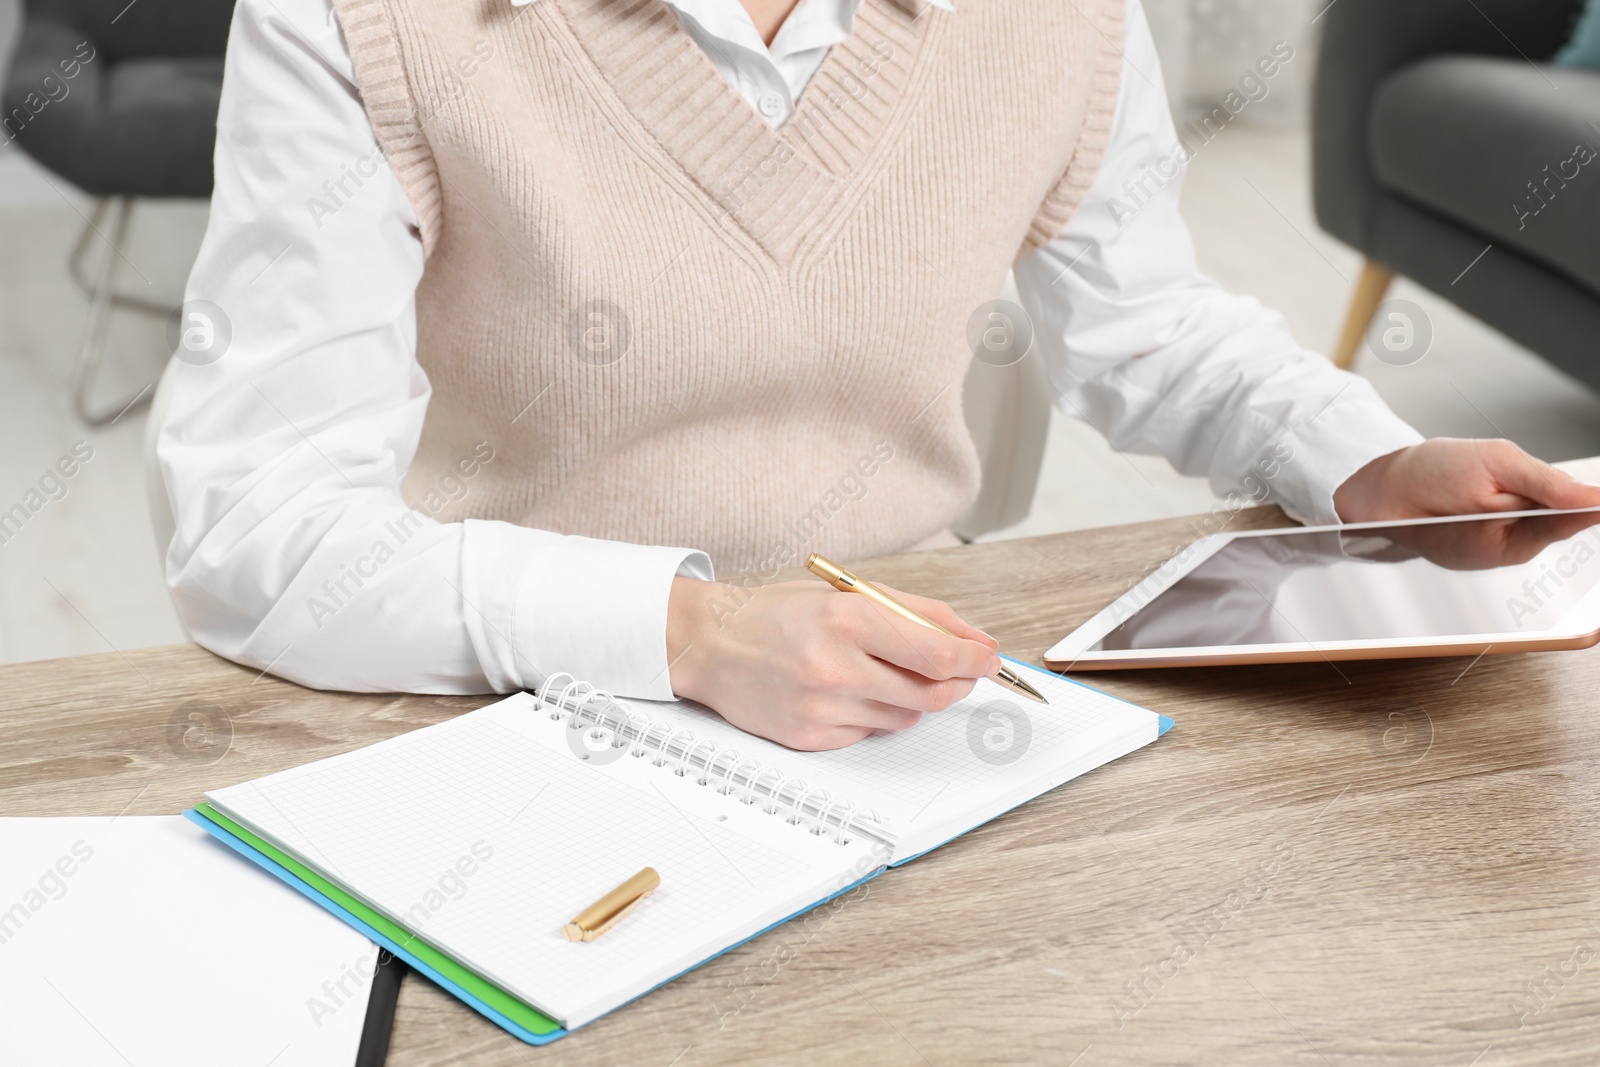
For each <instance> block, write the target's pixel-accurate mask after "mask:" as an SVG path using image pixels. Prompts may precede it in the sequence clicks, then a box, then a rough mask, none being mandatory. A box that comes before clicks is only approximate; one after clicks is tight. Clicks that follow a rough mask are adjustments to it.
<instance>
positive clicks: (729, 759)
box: [534, 671, 894, 846]
mask: <svg viewBox="0 0 1600 1067" xmlns="http://www.w3.org/2000/svg"><path fill="white" fill-rule="evenodd" d="M534 695H535V698H536V699H537V700H538V701H539V703H540V706H541V707H546V708H548V709H549V710H550V718H551V719H552V720H560V719H563V718H565V719H566V726H567V729H569V730H583V729H600V730H603V731H608V732H610V734H611V736H612V742H611V744H612V745H613V747H616V748H627V749H629V754H630V755H632V756H635V757H639V758H643V757H644V756H645V755H646V754H650V755H653V756H654V757H655V758H654V760H653V761H652V762H653V763H654V765H655V766H657V767H668V766H671V767H672V770H673V773H674V774H676V775H677V776H678V777H680V778H683V777H687V776H688V775H689V774H690V773H691V772H693V773H694V774H695V776H696V777H695V782H696V784H698V785H702V786H711V785H715V786H716V788H717V792H719V793H721V794H723V795H725V796H733V797H735V799H737V800H739V801H740V802H742V803H744V804H755V803H757V802H758V801H759V802H760V803H761V805H762V810H763V811H765V812H766V813H767V814H769V815H780V814H782V815H784V817H785V818H786V819H787V821H788V822H789V823H790V824H791V825H794V826H801V825H804V826H805V827H806V828H807V829H809V830H810V831H811V833H813V834H816V835H817V836H819V837H820V836H822V835H823V834H830V835H831V837H832V840H833V841H834V842H836V843H837V844H840V845H848V844H850V843H851V842H852V841H854V840H855V837H856V836H857V835H860V836H863V837H869V838H872V839H873V840H874V841H877V842H879V843H881V844H884V845H889V846H892V845H893V843H894V837H893V834H891V833H890V831H889V829H888V827H887V826H885V825H884V823H883V819H882V816H880V815H879V814H878V813H877V812H876V811H873V810H871V809H866V808H860V807H858V806H857V805H856V803H855V801H853V800H848V799H843V800H835V799H833V797H832V795H831V794H830V793H829V792H828V790H826V789H823V788H821V787H812V786H809V785H807V784H806V781H805V779H803V778H798V777H796V776H794V775H789V774H784V773H783V772H782V771H780V770H778V769H777V768H773V767H764V766H763V765H762V763H761V761H760V760H759V759H757V758H755V757H754V756H741V755H740V754H739V750H738V749H736V748H729V747H727V746H725V745H723V744H722V743H721V742H720V741H716V740H713V739H711V738H704V739H696V737H695V734H694V731H693V730H691V729H689V728H688V727H686V726H672V725H670V724H667V723H662V722H659V721H658V720H656V719H655V718H654V717H653V716H651V715H650V714H649V713H648V712H644V711H639V710H638V709H636V708H633V707H632V706H630V705H628V704H625V703H623V702H622V701H620V700H618V699H617V698H615V697H613V696H612V695H611V694H610V693H608V692H606V691H605V690H603V689H596V688H595V687H594V686H592V685H590V684H589V683H588V682H583V681H579V680H578V679H577V678H574V677H573V676H572V675H570V674H567V673H566V672H564V671H563V672H559V673H556V674H552V675H551V676H550V677H549V678H547V679H545V683H544V685H542V686H540V687H539V688H538V689H537V690H536V691H535V693H534ZM741 793H742V795H740V794H741Z"/></svg>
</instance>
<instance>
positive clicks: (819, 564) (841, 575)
mask: <svg viewBox="0 0 1600 1067" xmlns="http://www.w3.org/2000/svg"><path fill="white" fill-rule="evenodd" d="M806 570H808V571H810V572H811V573H812V574H815V575H816V576H817V577H818V578H821V579H822V580H823V581H825V582H827V583H828V584H829V585H831V586H833V587H834V588H835V589H837V590H839V591H840V592H844V593H848V592H850V591H851V590H853V589H854V588H855V586H856V576H855V575H853V574H851V573H850V572H849V571H847V570H845V569H844V568H843V567H841V566H839V565H838V564H837V563H835V562H833V561H832V560H830V559H826V558H824V557H822V556H819V555H817V554H816V553H815V552H813V553H811V555H809V556H807V557H806Z"/></svg>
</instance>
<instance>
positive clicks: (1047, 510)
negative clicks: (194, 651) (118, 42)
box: [0, 127, 1600, 662]
mask: <svg viewBox="0 0 1600 1067" xmlns="http://www.w3.org/2000/svg"><path fill="white" fill-rule="evenodd" d="M52 181H53V179H46V178H45V177H44V176H43V175H42V174H41V173H40V172H39V171H37V170H36V169H34V168H33V167H31V166H30V165H29V164H28V163H27V161H26V160H25V159H24V158H23V157H21V156H20V154H17V153H16V152H15V150H13V151H12V152H11V153H5V152H0V249H4V250H5V251H4V253H3V254H0V323H3V324H4V329H3V330H0V511H4V510H5V509H7V508H9V507H10V506H11V504H13V503H15V502H17V501H19V500H21V499H22V497H23V495H24V494H25V493H26V492H27V491H28V490H29V489H30V488H32V487H34V486H35V485H36V484H37V482H38V479H39V477H40V476H41V475H42V474H43V473H44V472H45V471H46V470H47V469H48V468H50V467H51V466H52V465H53V464H54V463H55V462H56V461H57V459H58V458H60V457H61V456H63V455H65V454H67V453H68V452H69V451H70V450H71V449H72V447H73V445H74V443H75V442H78V441H84V442H86V443H87V444H88V445H89V446H91V447H92V448H93V449H94V458H93V459H92V460H90V461H89V462H88V463H87V464H85V465H84V466H83V468H82V470H81V471H80V472H79V473H78V474H77V475H76V476H75V477H74V478H72V479H71V480H70V482H68V492H67V494H66V495H65V496H64V497H62V498H61V499H59V500H56V501H53V502H51V503H49V504H48V505H47V506H46V507H44V508H43V509H42V510H41V511H40V512H39V513H38V514H37V515H35V516H34V517H33V518H32V519H31V520H30V522H29V523H28V524H27V526H26V527H24V528H23V529H22V531H21V532H20V533H19V534H18V535H16V536H15V537H13V538H11V539H10V541H9V542H7V543H5V544H3V545H0V662H15V661H20V660H32V659H47V658H52V657H58V656H70V655H76V654H80V653H87V652H104V651H109V650H112V649H118V650H120V649H128V648H136V647H139V646H144V645H155V644H164V643H168V642H172V641H178V640H182V639H183V631H182V629H181V627H180V626H179V624H178V621H177V618H176V616H175V615H174V614H173V611H172V608H171V605H170V603H169V601H168V599H167V594H166V591H165V589H164V587H163V585H162V582H161V573H160V569H159V566H158V563H157V558H156V550H155V544H154V538H153V535H152V534H151V532H150V526H149V522H148V519H147V512H146V490H145V485H144V480H143V470H142V465H141V459H140V452H141V446H142V442H143V435H144V419H143V417H142V416H141V415H130V416H129V417H127V418H124V419H122V420H121V421H120V422H119V423H118V424H117V425H115V426H112V427H109V428H107V429H104V430H99V431H93V432H90V431H86V430H84V429H83V428H81V427H80V426H79V425H78V424H77V422H76V421H75V419H74V418H73V416H72V414H71V407H70V403H69V401H68V395H67V390H68V381H69V377H70V371H71V362H72V357H73V353H74V351H75V350H76V346H77V342H78V333H79V328H80V325H81V323H82V320H83V311H84V301H83V299H82V297H81V296H80V295H79V294H78V292H77V290H76V289H75V288H74V287H73V286H72V284H71V282H70V281H69V280H68V279H67V277H66V273H65V269H64V264H65V258H66V254H67V250H68V248H69V246H70V243H71V241H72V239H73V237H74V236H75V234H76V233H77V230H78V228H79V226H80V225H81V224H82V214H81V213H83V212H86V211H87V210H88V203H87V201H86V200H85V199H84V198H82V197H80V196H77V195H76V194H75V193H72V192H71V191H70V190H67V189H66V187H64V186H60V185H59V183H56V184H52ZM141 211H142V214H140V215H138V216H136V222H135V227H134V230H133V232H132V234H131V235H130V239H129V241H128V242H127V244H126V246H125V251H126V253H127V257H128V259H129V261H131V268H125V269H124V271H123V283H124V285H127V286H129V287H131V288H136V289H137V290H138V291H140V292H142V293H146V294H150V295H156V296H159V297H161V298H162V299H167V300H171V301H173V302H174V303H175V302H176V300H177V298H178V296H179V293H180V291H181V288H182V282H183V277H184V274H185V273H186V270H187V262H188V260H189V258H190V257H192V255H193V254H194V250H195V248H196V247H197V245H198V243H199V238H200V234H201V231H202V230H203V228H204V224H205V210H204V207H203V206H202V205H193V204H165V205H152V206H148V207H144V208H142V209H141ZM1184 211H1185V214H1186V215H1187V216H1188V218H1189V220H1190V224H1191V226H1192V227H1193V230H1194V234H1195V239H1196V242H1197V244H1198V246H1199V249H1200V260H1201V265H1202V267H1203V268H1204V269H1205V270H1207V271H1208V272H1209V273H1210V274H1212V275H1213V276H1214V277H1216V278H1218V279H1220V280H1221V281H1222V282H1223V283H1224V284H1226V285H1228V286H1229V287H1231V288H1233V289H1235V290H1237V291H1241V292H1248V293H1252V294H1254V295H1256V296H1258V297H1259V298H1260V299H1261V300H1262V301H1263V302H1265V303H1266V304H1268V305H1270V306H1273V307H1276V308H1277V309H1279V310H1280V311H1282V312H1283V313H1284V314H1285V316H1286V317H1287V318H1288V320H1289V323H1290V325H1291V327H1292V328H1293V330H1294V332H1295V335H1296V336H1297V337H1298V338H1299V339H1300V340H1301V341H1302V342H1303V343H1305V344H1307V345H1309V346H1311V347H1314V348H1319V349H1326V348H1328V347H1329V346H1330V345H1331V343H1332V340H1333V338H1334V337H1335V335H1336V334H1337V331H1338V326H1339V322H1340V319H1341V316H1342V314H1343V312H1344V306H1345V300H1346V297H1347V294H1348V291H1349V286H1350V283H1351V282H1352V281H1353V279H1354V278H1355V276H1356V272H1357V270H1358V267H1359V261H1358V259H1357V258H1356V257H1355V256H1354V255H1353V254H1352V253H1351V252H1350V251H1349V250H1348V249H1346V248H1344V247H1342V246H1340V245H1338V244H1337V243H1336V242H1334V241H1333V240H1332V239H1331V238H1328V237H1326V236H1325V235H1323V234H1321V233H1320V232H1319V231H1318V230H1317V228H1316V226H1315V224H1314V223H1313V222H1312V219H1311V209H1310V202H1309V189H1308V184H1307V167H1306V141H1305V138H1304V136H1303V135H1301V134H1297V133H1294V132H1284V131H1262V130H1251V129H1247V128H1243V127H1234V128H1230V129H1229V130H1228V131H1227V133H1226V135H1225V136H1223V137H1221V138H1219V139H1218V140H1217V141H1215V142H1213V143H1212V144H1211V145H1208V146H1207V149H1206V151H1205V152H1203V153H1201V154H1200V155H1199V156H1198V157H1197V158H1196V160H1195V162H1194V163H1193V164H1192V166H1191V169H1190V173H1189V177H1188V185H1187V188H1186V191H1185V199H1184ZM135 271H137V272H138V273H135ZM1394 295H1395V296H1399V297H1404V298H1406V299H1409V300H1412V301H1414V302H1415V303H1417V304H1418V305H1420V306H1421V307H1422V308H1423V309H1424V310H1425V311H1426V312H1427V314H1428V315H1429V317H1430V318H1431V320H1432V324H1433V328H1434V332H1435V340H1434V344H1433V349H1432V351H1431V352H1430V353H1429V355H1428V356H1427V358H1425V359H1423V360H1422V361H1421V362H1420V363H1418V364H1415V365H1413V366H1410V367H1392V366H1387V365H1384V364H1381V363H1378V362H1377V361H1376V360H1373V359H1370V358H1368V359H1366V360H1365V361H1364V362H1362V363H1361V364H1360V370H1361V371H1362V372H1363V373H1364V374H1366V375H1367V376H1368V377H1369V378H1370V379H1371V380H1372V381H1373V382H1374V383H1375V384H1376V385H1377V387H1378V389H1379V391H1380V392H1381V393H1382V394H1383V395H1384V397H1385V398H1387V399H1388V401H1389V402H1390V404H1392V405H1393V406H1394V408H1395V409H1396V410H1397V411H1398V412H1399V413H1400V414H1401V415H1402V416H1403V417H1405V418H1406V419H1408V420H1409V421H1411V422H1412V423H1413V424H1414V425H1416V426H1417V427H1418V428H1419V429H1420V430H1422V431H1423V432H1424V433H1427V434H1430V435H1445V434H1448V435H1456V436H1468V437H1485V436H1498V435H1504V436H1507V437H1511V438H1512V439H1514V440H1516V441H1518V442H1520V443H1521V444H1522V445H1523V446H1524V447H1526V448H1528V449H1530V450H1531V451H1533V452H1534V453H1536V454H1537V455H1540V456H1542V457H1544V458H1546V459H1551V460H1558V459H1569V458H1574V457H1578V456H1589V455H1600V399H1597V398H1596V396H1595V395H1594V394H1593V393H1591V392H1589V391H1588V390H1586V389H1584V388H1583V387H1581V386H1579V385H1577V384H1576V383H1574V382H1573V381H1571V380H1570V379H1568V378H1566V377H1564V376H1562V375H1560V374H1558V373H1557V372H1555V371H1554V370H1552V369H1550V368H1549V367H1548V366H1546V365H1545V364H1544V363H1542V362H1541V361H1539V360H1538V359H1536V358H1534V357H1532V356H1530V355H1529V354H1527V353H1526V352H1524V351H1523V350H1521V349H1519V348H1517V347H1516V346H1514V345H1512V344H1510V343H1509V342H1507V341H1506V340H1504V339H1503V338H1501V337H1500V336H1498V335H1497V334H1494V333H1492V332H1491V331H1489V330H1488V329H1487V328H1485V327H1483V326H1480V325H1479V324H1477V323H1476V322H1474V321H1473V320H1471V319H1469V318H1467V317H1466V316H1464V315H1462V314H1460V313H1459V312H1457V311H1455V310H1454V309H1453V308H1451V307H1450V306H1449V305H1448V304H1445V303H1444V302H1443V301H1441V300H1438V299H1437V298H1435V297H1432V296H1430V295H1429V294H1427V293H1425V292H1423V291H1421V290H1420V289H1417V288H1416V287H1414V286H1411V285H1408V284H1404V283H1402V284H1401V285H1400V286H1399V287H1398V289H1397V291H1396V293H1395V294H1394ZM114 331H115V332H114V339H115V343H114V350H113V353H112V355H111V356H110V357H109V362H110V363H111V364H112V365H114V369H116V370H118V371H120V373H119V374H117V375H114V376H111V377H108V379H107V380H106V381H105V382H104V383H103V388H102V395H103V396H104V397H105V398H106V399H110V398H111V396H112V395H113V394H116V393H118V392H119V390H126V391H132V390H136V389H138V388H139V387H140V386H141V385H143V384H144V383H145V382H147V381H149V380H150V379H151V378H153V377H154V375H155V373H156V372H157V371H158V369H159V367H160V364H161V362H162V360H163V358H164V354H165V342H164V340H163V334H164V324H163V323H161V322H159V321H152V320H149V319H146V318H141V317H138V316H134V315H122V316H120V317H119V318H118V320H117V322H116V324H115V327H114ZM1130 466H1132V467H1134V468H1137V473H1136V472H1135V471H1134V470H1130V469H1129V468H1130ZM1211 501H1212V498H1211V494H1210V492H1209V490H1208V489H1207V487H1206V486H1205V485H1204V483H1202V482H1199V481H1197V480H1194V479H1187V478H1181V477H1179V476H1177V475H1176V474H1174V473H1173V472H1172V470H1171V469H1170V468H1169V467H1168V466H1167V465H1166V463H1165V461H1163V460H1160V459H1155V458H1151V457H1142V456H1122V455H1117V454H1114V453H1112V452H1111V450H1110V449H1109V448H1107V446H1106V445H1105V443H1104V442H1103V441H1101V440H1100V439H1099V437H1098V436H1097V435H1096V434H1095V433H1094V431H1092V430H1090V429H1088V428H1087V427H1085V426H1083V425H1081V424H1078V423H1075V422H1073V421H1071V420H1069V419H1067V418H1064V417H1061V416H1056V417H1055V421H1054V423H1053V425H1052V428H1051V438H1050V444H1049V454H1048V457H1047V460H1046V468H1045V473H1044V475H1043V478H1042V481H1041V484H1040V487H1039V494H1038V499H1037V502H1036V504H1035V506H1034V512H1033V514H1032V515H1031V516H1030V517H1029V519H1028V520H1027V521H1026V522H1025V523H1023V524H1022V525H1021V526H1019V527H1016V528H1014V529H1012V530H1008V531H1004V532H1003V533H1002V534H1000V535H998V536H1002V537H1004V536H1020V535H1026V534H1037V533H1046V532H1051V531H1057V530H1067V529H1078V528H1083V527H1089V526H1103V525H1111V524H1116V523H1124V522H1133V521H1138V520H1142V519H1150V518H1158V517H1162V516H1170V515H1181V514H1188V513H1192V512H1196V511H1201V510H1204V509H1205V508H1206V507H1208V506H1209V505H1210V504H1211Z"/></svg>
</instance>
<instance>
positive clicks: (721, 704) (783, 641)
mask: <svg viewBox="0 0 1600 1067" xmlns="http://www.w3.org/2000/svg"><path fill="white" fill-rule="evenodd" d="M889 591H890V592H891V593H892V595H893V596H894V597H895V598H896V599H897V600H899V601H900V602H901V603H903V604H905V605H906V606H907V607H909V608H911V609H912V610H914V611H917V612H920V613H921V614H923V615H925V616H927V617H928V618H930V619H932V620H934V621H935V622H937V623H939V625H941V626H943V627H945V628H946V629H948V630H949V631H950V632H951V633H952V634H955V635H957V636H954V637H951V636H949V635H947V634H942V633H940V632H939V631H937V630H931V629H929V628H928V627H926V626H919V625H917V624H916V623H913V622H910V621H909V620H907V619H904V618H901V617H900V616H899V615H896V614H894V613H893V612H890V611H886V610H884V609H883V608H881V607H879V606H878V605H877V604H875V603H873V602H872V601H870V600H868V599H867V598H866V597H864V596H852V595H850V594H848V593H841V592H839V591H838V590H835V589H833V588H831V587H830V586H828V585H827V584H825V583H823V582H820V581H798V582H780V583H777V584H774V585H764V586H756V587H753V588H743V587H737V586H732V585H728V584H726V583H722V582H706V581H700V580H698V579H695V578H675V579H673V585H672V593H671V596H670V599H669V601H668V606H667V661H668V664H669V671H670V675H671V681H672V691H673V692H674V693H675V694H677V695H678V696H680V697H687V698H689V699H691V700H696V701H699V702H700V703H702V704H704V705H706V706H707V707H709V708H711V709H712V710H714V711H716V712H717V713H718V714H720V715H721V716H722V717H723V718H725V719H727V720H728V721H729V722H731V723H733V725H735V726H737V727H739V728H740V729H742V730H747V731H749V732H750V733H753V734H759V735H760V736H762V737H766V738H770V739H771V740H773V741H776V742H778V743H779V744H781V745H787V746H788V747H790V748H796V749H801V750H806V751H815V750H820V749H829V748H843V747H844V746H845V745H848V744H851V743H853V742H855V741H859V740H861V739H862V738H863V737H866V736H868V735H869V734H873V733H878V732H881V731H885V730H904V729H905V728H907V727H909V726H914V725H916V724H917V722H918V721H919V720H920V719H921V718H922V716H923V715H925V714H931V713H936V712H940V711H943V710H944V709H945V708H948V707H949V706H950V705H951V704H954V703H955V702H956V701H958V700H960V699H961V698H962V697H964V696H966V695H967V694H968V693H970V692H971V691H972V687H973V686H974V685H975V684H977V679H979V678H985V677H991V676H993V675H995V674H997V673H998V672H999V670H1000V657H999V655H997V654H996V652H995V649H996V647H997V646H996V644H995V641H994V638H992V637H990V636H989V635H988V634H986V633H984V632H983V631H982V630H978V629H976V628H974V627H972V626H969V625H967V624H966V623H965V622H963V621H962V620H961V618H960V617H959V616H958V615H956V613H955V612H954V611H951V610H950V606H949V605H948V604H945V603H942V602H941V601H937V600H928V599H926V598H924V597H919V596H913V595H912V594H910V593H902V592H899V591H898V590H889Z"/></svg>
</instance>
